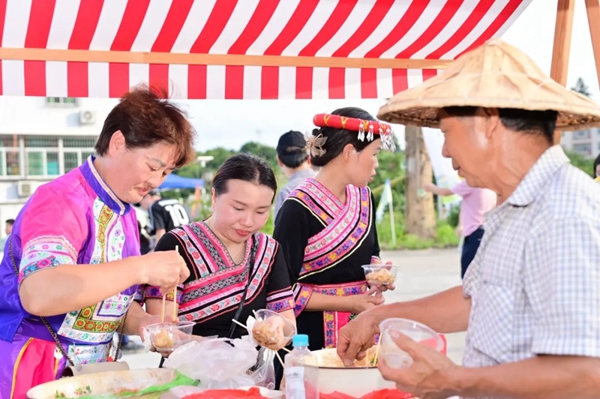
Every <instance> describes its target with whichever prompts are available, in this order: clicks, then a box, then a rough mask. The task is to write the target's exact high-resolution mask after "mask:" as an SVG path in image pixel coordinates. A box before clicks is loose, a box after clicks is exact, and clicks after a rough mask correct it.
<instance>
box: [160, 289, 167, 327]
mask: <svg viewBox="0 0 600 399" xmlns="http://www.w3.org/2000/svg"><path fill="white" fill-rule="evenodd" d="M166 309H167V295H166V294H163V297H162V312H161V314H160V323H161V324H162V323H164V322H165V310H166Z"/></svg>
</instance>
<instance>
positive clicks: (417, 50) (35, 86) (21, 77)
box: [0, 0, 531, 99]
mask: <svg viewBox="0 0 600 399" xmlns="http://www.w3.org/2000/svg"><path fill="white" fill-rule="evenodd" d="M530 2H531V0H447V1H446V0H412V1H411V0H397V1H393V0H360V1H359V0H320V1H319V0H280V1H279V0H0V43H1V47H0V59H1V60H2V61H0V62H1V65H0V82H1V84H0V94H2V95H17V96H21V95H26V96H48V97H119V96H121V95H122V94H123V93H124V92H126V91H127V90H128V89H129V88H130V87H131V86H134V85H136V84H139V83H147V84H150V85H160V86H163V87H165V88H167V87H168V89H169V94H170V96H171V97H173V98H189V99H317V98H319V99H327V98H330V99H340V98H385V97H390V96H392V95H393V94H394V93H396V92H398V91H401V90H404V89H406V88H408V87H411V86H413V85H415V84H419V83H421V82H422V81H423V79H427V78H428V77H431V76H433V75H435V74H436V73H437V70H438V69H440V68H443V67H444V66H445V65H447V63H448V62H449V60H452V59H454V58H456V57H457V56H459V55H460V54H461V53H463V52H465V51H467V50H469V49H471V48H473V47H475V46H478V45H480V44H481V43H483V42H485V41H486V40H488V39H490V38H492V37H498V36H501V35H502V33H503V32H504V31H505V30H506V29H508V27H509V26H510V25H511V24H512V23H513V22H514V20H515V19H516V18H517V17H518V16H519V15H520V14H521V12H522V11H523V10H524V9H525V8H526V7H527V5H528V4H529V3H530Z"/></svg>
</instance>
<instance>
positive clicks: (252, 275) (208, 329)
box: [145, 154, 296, 338]
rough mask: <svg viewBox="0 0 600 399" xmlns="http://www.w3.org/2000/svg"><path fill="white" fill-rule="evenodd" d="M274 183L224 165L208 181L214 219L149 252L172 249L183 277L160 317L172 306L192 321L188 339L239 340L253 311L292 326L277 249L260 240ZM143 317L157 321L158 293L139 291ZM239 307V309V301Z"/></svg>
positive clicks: (248, 164)
mask: <svg viewBox="0 0 600 399" xmlns="http://www.w3.org/2000/svg"><path fill="white" fill-rule="evenodd" d="M276 191H277V183H276V180H275V175H274V173H273V170H272V169H271V167H270V166H269V164H268V163H267V162H265V161H264V160H262V159H260V158H258V157H255V156H252V155H248V154H239V155H235V156H233V157H231V158H229V159H227V160H226V161H225V162H224V163H223V165H221V167H220V168H219V170H218V171H217V173H216V175H215V177H214V179H213V188H212V202H213V214H212V215H211V216H210V217H209V218H208V219H206V220H204V221H201V222H196V223H192V224H189V225H187V226H183V227H179V228H177V229H174V230H171V231H170V232H168V233H167V234H165V235H164V236H163V237H162V238H161V239H160V241H159V242H158V244H157V245H156V249H155V250H156V251H157V252H160V251H172V250H173V249H175V247H178V248H179V253H180V255H181V256H182V257H183V258H184V259H185V262H186V264H187V267H188V268H189V271H190V277H189V278H188V279H187V280H186V281H185V282H184V284H183V287H179V291H178V297H177V298H175V299H176V301H175V302H174V301H173V297H172V295H171V296H167V310H166V313H168V314H172V312H173V308H172V306H178V312H179V318H180V319H181V320H188V321H195V322H196V323H197V324H196V325H195V326H194V335H200V336H214V335H218V336H219V337H230V338H239V337H241V336H242V335H245V334H247V331H246V330H244V329H243V328H242V327H240V326H238V325H237V324H233V323H232V319H233V318H234V317H235V316H236V313H238V310H239V309H240V305H241V304H242V303H243V306H242V307H241V312H240V314H239V315H238V320H239V321H240V322H241V323H244V324H245V322H246V320H247V318H248V316H251V315H252V311H253V310H260V309H270V310H272V311H275V312H279V313H281V314H282V315H283V316H285V317H286V318H288V319H289V320H290V321H292V322H293V323H294V325H295V324H296V320H295V318H294V312H293V308H294V301H293V295H292V290H291V286H290V280H289V276H288V272H287V267H286V264H285V258H284V256H283V253H282V252H281V250H280V246H279V244H278V243H277V242H276V241H275V240H273V239H272V238H271V237H269V236H267V235H265V234H263V233H261V232H259V230H260V229H262V228H263V227H264V225H265V223H266V222H267V220H268V218H269V213H270V211H271V206H272V204H273V199H274V198H275V192H276ZM145 298H146V299H145V301H146V306H147V309H148V312H150V313H153V314H160V312H161V309H162V303H161V300H160V299H161V298H162V295H161V294H160V292H159V290H158V289H157V288H156V287H152V286H148V287H146V289H145ZM242 299H243V301H242Z"/></svg>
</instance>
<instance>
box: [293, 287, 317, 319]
mask: <svg viewBox="0 0 600 399" xmlns="http://www.w3.org/2000/svg"><path fill="white" fill-rule="evenodd" d="M312 293H313V289H312V288H311V287H307V286H305V285H304V284H296V286H295V287H294V299H295V302H296V304H295V306H294V314H295V315H296V317H298V315H299V314H300V313H302V311H303V310H304V308H306V304H308V301H309V300H310V297H311V296H312Z"/></svg>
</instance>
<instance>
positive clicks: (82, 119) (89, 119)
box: [79, 109, 96, 125]
mask: <svg viewBox="0 0 600 399" xmlns="http://www.w3.org/2000/svg"><path fill="white" fill-rule="evenodd" d="M94 122H96V112H95V111H92V110H90V109H82V110H81V111H80V112H79V123H80V124H82V125H93V124H94Z"/></svg>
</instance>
